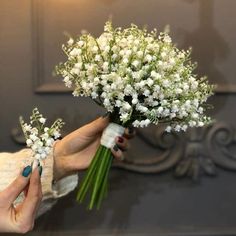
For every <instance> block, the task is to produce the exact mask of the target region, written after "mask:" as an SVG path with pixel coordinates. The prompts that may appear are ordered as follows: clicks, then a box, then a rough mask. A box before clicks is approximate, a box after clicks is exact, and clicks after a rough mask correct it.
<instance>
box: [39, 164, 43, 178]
mask: <svg viewBox="0 0 236 236" xmlns="http://www.w3.org/2000/svg"><path fill="white" fill-rule="evenodd" d="M38 169H39V175H40V176H41V175H42V172H43V167H42V166H39V167H38Z"/></svg>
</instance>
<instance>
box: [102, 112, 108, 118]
mask: <svg viewBox="0 0 236 236" xmlns="http://www.w3.org/2000/svg"><path fill="white" fill-rule="evenodd" d="M109 114H110V113H109V112H106V113H105V114H104V115H103V116H102V118H106V117H108V116H109Z"/></svg>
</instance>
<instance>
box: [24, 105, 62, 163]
mask: <svg viewBox="0 0 236 236" xmlns="http://www.w3.org/2000/svg"><path fill="white" fill-rule="evenodd" d="M19 119H20V124H21V128H22V130H23V133H24V136H25V139H26V145H27V147H29V148H31V150H32V152H33V154H32V155H33V158H34V159H35V160H38V161H41V160H43V159H45V158H46V157H47V156H48V155H49V154H50V153H51V151H52V147H53V144H54V142H55V140H56V139H58V138H59V137H60V136H61V134H60V129H61V128H62V126H63V125H64V122H63V121H62V119H60V118H59V119H57V120H56V121H55V122H54V123H53V124H52V126H51V127H45V122H46V118H44V117H43V115H42V114H40V113H39V110H38V108H34V109H33V111H32V115H31V116H30V124H27V123H25V121H24V120H23V118H22V117H20V118H19Z"/></svg>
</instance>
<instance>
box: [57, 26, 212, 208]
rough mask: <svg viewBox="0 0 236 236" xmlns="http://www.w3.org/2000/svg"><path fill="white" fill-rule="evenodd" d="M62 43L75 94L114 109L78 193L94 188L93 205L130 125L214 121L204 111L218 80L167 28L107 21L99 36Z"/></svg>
mask: <svg viewBox="0 0 236 236" xmlns="http://www.w3.org/2000/svg"><path fill="white" fill-rule="evenodd" d="M62 49H63V51H64V53H65V54H66V56H67V57H68V60H67V61H66V62H65V63H60V64H59V65H58V66H57V67H56V72H57V74H58V75H61V76H63V78H64V82H65V85H66V86H67V87H72V88H73V95H74V96H86V97H91V98H92V99H93V100H94V101H95V102H96V103H97V104H98V105H100V106H102V107H104V108H105V109H106V110H107V111H108V112H109V113H110V120H111V123H110V125H109V126H108V127H107V128H106V129H105V130H104V132H103V135H102V139H101V145H100V147H99V148H98V150H97V153H96V155H95V158H94V159H93V161H92V163H91V165H90V167H89V169H88V172H87V175H86V176H85V179H84V182H83V183H82V185H81V188H80V190H79V193H78V196H77V200H78V201H79V202H82V201H83V200H84V198H85V195H86V193H87V192H88V191H89V189H90V188H91V200H90V204H89V209H92V208H93V207H94V205H97V207H98V208H99V207H100V204H101V201H102V199H103V198H104V196H105V193H106V192H107V180H108V172H109V168H110V166H111V163H112V155H111V151H110V148H111V147H112V146H113V145H114V144H115V141H114V140H115V137H116V136H120V135H122V134H123V132H124V127H128V126H133V127H147V126H148V125H149V124H155V125H157V124H159V123H166V124H167V127H166V131H167V132H170V131H171V130H174V131H181V130H183V131H185V130H186V129H187V128H188V127H201V126H203V125H205V124H208V123H209V122H210V118H209V117H207V116H205V115H204V111H205V110H206V108H207V104H206V100H207V98H208V97H209V96H210V95H212V93H213V92H212V90H213V86H212V85H209V84H208V81H207V78H206V77H202V78H197V76H196V75H195V74H194V73H193V71H194V69H195V67H196V64H194V63H191V61H190V54H191V52H190V50H186V51H185V50H179V49H178V48H177V47H176V46H175V45H173V43H172V40H171V38H170V36H169V35H168V34H167V33H165V32H163V33H160V34H159V35H157V32H156V30H153V31H152V32H151V33H148V32H147V30H145V29H143V30H141V29H139V28H138V27H137V26H136V25H131V27H130V28H127V29H121V28H113V27H112V24H111V22H107V23H106V24H105V28H104V32H103V33H102V34H101V35H100V36H99V37H98V38H95V37H93V36H92V35H90V34H87V33H85V34H82V35H81V36H80V37H78V38H77V39H72V38H70V39H69V41H68V42H67V44H66V45H63V46H62Z"/></svg>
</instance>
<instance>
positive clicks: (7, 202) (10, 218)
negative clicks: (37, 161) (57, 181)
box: [0, 167, 42, 233]
mask: <svg viewBox="0 0 236 236" xmlns="http://www.w3.org/2000/svg"><path fill="white" fill-rule="evenodd" d="M27 187H28V189H27V191H25V199H24V201H23V202H22V203H21V204H19V205H17V206H14V205H13V202H14V201H15V199H16V198H17V196H18V195H19V194H20V193H21V192H22V191H23V190H25V189H26V188H27ZM41 199H42V187H41V181H40V175H39V170H38V167H36V168H35V170H34V171H33V173H32V174H31V175H29V176H28V177H24V176H22V175H19V176H18V177H17V178H16V179H15V180H14V181H13V182H12V183H11V184H10V185H9V186H8V187H7V188H6V189H5V190H4V191H2V192H0V232H8V233H26V232H28V231H30V230H31V229H32V228H33V226H34V218H35V215H36V213H37V210H38V207H39V205H40V202H41Z"/></svg>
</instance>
